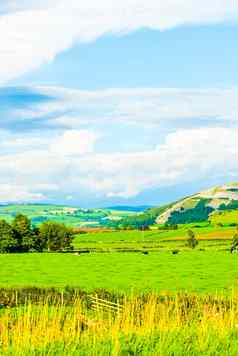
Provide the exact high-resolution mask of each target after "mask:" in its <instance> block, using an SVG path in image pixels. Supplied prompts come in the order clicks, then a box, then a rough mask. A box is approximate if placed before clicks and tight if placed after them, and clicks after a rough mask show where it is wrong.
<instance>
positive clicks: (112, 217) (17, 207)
mask: <svg viewBox="0 0 238 356" xmlns="http://www.w3.org/2000/svg"><path fill="white" fill-rule="evenodd" d="M18 213H20V214H25V215H26V216H28V218H30V219H31V220H32V223H33V224H34V225H39V224H41V223H42V222H44V221H49V220H50V221H55V222H59V223H64V224H66V225H68V226H73V227H98V226H104V225H106V224H107V222H108V221H109V222H110V221H117V220H118V219H119V220H120V219H121V218H123V217H126V216H130V215H132V214H135V213H136V212H135V211H133V210H132V211H130V210H129V208H127V210H118V209H114V208H113V207H112V208H111V209H86V208H80V207H72V206H63V205H48V204H9V205H0V219H4V220H7V221H11V220H13V219H14V217H15V216H16V215H17V214H18Z"/></svg>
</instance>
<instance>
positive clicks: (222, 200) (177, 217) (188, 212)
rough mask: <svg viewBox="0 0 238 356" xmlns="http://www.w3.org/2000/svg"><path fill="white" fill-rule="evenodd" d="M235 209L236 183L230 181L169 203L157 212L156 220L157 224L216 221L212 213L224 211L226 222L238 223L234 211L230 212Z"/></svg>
mask: <svg viewBox="0 0 238 356" xmlns="http://www.w3.org/2000/svg"><path fill="white" fill-rule="evenodd" d="M236 210H237V211H238V183H230V184H225V185H223V186H219V187H214V188H211V189H208V190H205V191H202V192H200V193H197V194H195V195H192V196H190V197H186V198H184V199H182V200H180V201H178V202H176V203H174V204H171V205H170V207H169V208H167V209H165V211H164V212H163V213H160V214H158V217H157V219H156V222H157V223H158V224H165V223H169V224H188V223H193V222H201V221H206V220H209V221H211V220H212V221H214V222H216V223H217V222H218V220H219V219H218V218H217V216H218V215H214V214H215V213H216V212H226V214H225V213H224V214H223V218H224V216H226V219H225V222H226V223H236V222H237V223H238V219H237V218H236V213H231V212H232V211H233V212H234V211H236ZM228 212H229V214H228ZM212 216H213V218H212ZM228 216H229V217H228ZM231 216H232V217H231ZM220 217H221V215H220ZM237 217H238V216H237ZM215 220H216V221H215ZM220 223H221V221H220Z"/></svg>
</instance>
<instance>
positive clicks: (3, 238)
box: [0, 220, 18, 253]
mask: <svg viewBox="0 0 238 356" xmlns="http://www.w3.org/2000/svg"><path fill="white" fill-rule="evenodd" d="M17 248H18V241H17V238H16V236H15V233H14V230H13V228H12V226H11V225H10V224H8V223H7V222H6V221H5V220H0V252H1V253H4V252H15V251H16V250H17Z"/></svg>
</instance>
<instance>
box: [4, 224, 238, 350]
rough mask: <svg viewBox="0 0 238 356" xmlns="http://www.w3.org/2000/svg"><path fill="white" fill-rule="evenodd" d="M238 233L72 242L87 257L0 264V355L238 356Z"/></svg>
mask: <svg viewBox="0 0 238 356" xmlns="http://www.w3.org/2000/svg"><path fill="white" fill-rule="evenodd" d="M188 229H192V230H193V231H194V232H195V235H196V238H197V239H198V240H199V244H198V247H197V248H196V249H195V250H192V249H190V248H188V246H187V237H188V236H187V231H188ZM236 232H237V229H236V227H231V226H214V225H211V224H210V225H209V224H208V223H204V224H199V225H196V224H189V225H183V226H179V228H178V229H177V230H168V231H166V230H158V227H157V226H155V227H154V229H152V230H149V231H104V232H98V231H97V232H90V233H81V234H78V235H77V236H76V237H75V240H74V247H75V249H76V250H79V251H83V250H84V252H86V251H87V252H90V251H91V252H90V253H80V254H79V255H76V254H75V253H41V254H40V253H28V254H2V255H0V355H7V356H8V355H9V356H13V355H14V356H15V355H21V356H28V355H29V356H36V355H38V356H41V355H42V356H43V355H44V356H45V355H49V356H51V355H52V356H53V355H54V356H55V355H67V356H68V355H69V356H71V355H72V356H74V355H75V356H78V355H79V356H94V355H98V356H111V355H112V356H129V355H134V356H137V355H139V356H147V355H151V356H154V355H158V356H199V355H206V356H220V355H224V356H228V355H229V356H230V355H231V356H236V355H237V354H238V342H237V339H238V331H237V330H238V322H237V320H238V255H236V254H231V253H230V246H231V239H232V238H233V236H234V234H235V233H236ZM93 250H95V251H96V252H92V251H93ZM175 250H177V251H178V254H173V252H174V251H175ZM118 251H121V252H118ZM128 251H133V252H128ZM145 253H146V254H145ZM31 287H32V289H30V288H31ZM35 287H38V288H40V290H38V289H35ZM5 288H9V290H6V289H5ZM24 288H26V289H24ZM45 288H49V289H45ZM50 288H55V290H52V289H50ZM52 293H53V294H52ZM55 293H56V294H55ZM75 293H76V294H75ZM77 293H78V294H77ZM92 295H94V296H95V295H96V296H98V295H99V296H100V298H104V299H103V308H102V309H100V308H101V307H98V306H97V305H96V307H95V306H94V307H93V305H92V304H91V302H90V301H91V297H92ZM75 298H76V299H75ZM115 302H116V303H118V302H119V303H120V307H118V306H116V308H115V304H110V303H115ZM1 303H2V304H1ZM52 303H53V304H52ZM99 303H100V302H99ZM105 305H106V307H105Z"/></svg>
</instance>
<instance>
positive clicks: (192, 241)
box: [187, 230, 198, 249]
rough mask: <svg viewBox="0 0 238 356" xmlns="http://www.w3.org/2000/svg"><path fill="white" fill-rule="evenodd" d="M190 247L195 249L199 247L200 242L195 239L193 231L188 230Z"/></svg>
mask: <svg viewBox="0 0 238 356" xmlns="http://www.w3.org/2000/svg"><path fill="white" fill-rule="evenodd" d="M187 244H188V247H190V248H192V249H194V248H195V247H196V246H197V245H198V240H197V239H196V238H195V234H194V232H193V231H192V230H188V241H187Z"/></svg>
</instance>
